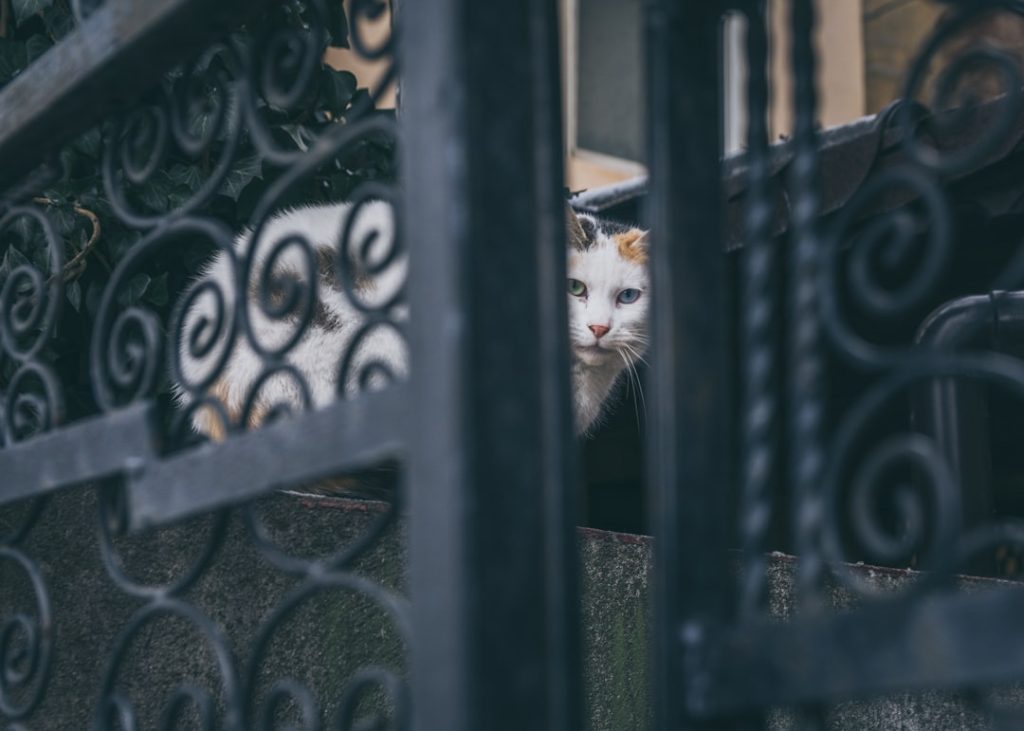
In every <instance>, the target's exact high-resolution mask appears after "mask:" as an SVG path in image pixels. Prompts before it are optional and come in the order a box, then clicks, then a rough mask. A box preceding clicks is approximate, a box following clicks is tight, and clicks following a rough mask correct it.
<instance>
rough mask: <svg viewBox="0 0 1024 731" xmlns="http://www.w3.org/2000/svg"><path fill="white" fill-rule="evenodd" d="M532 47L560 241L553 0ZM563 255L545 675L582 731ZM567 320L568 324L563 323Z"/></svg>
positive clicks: (543, 188) (553, 370)
mask: <svg viewBox="0 0 1024 731" xmlns="http://www.w3.org/2000/svg"><path fill="white" fill-rule="evenodd" d="M530 4H531V8H532V9H531V22H532V27H531V38H532V41H533V51H532V53H531V54H530V58H531V59H532V61H533V68H532V71H533V86H534V93H535V99H536V114H537V119H536V137H535V140H534V155H535V158H536V159H535V165H536V168H537V171H538V173H539V174H538V175H537V178H536V179H537V204H538V213H539V214H540V215H539V216H538V220H537V225H538V226H539V230H540V236H539V238H538V240H539V241H540V242H550V243H553V244H555V248H556V251H561V250H562V249H563V248H564V247H565V245H566V244H565V235H566V232H565V203H564V201H563V194H562V191H563V187H562V186H563V181H564V179H565V174H564V170H563V154H564V150H565V140H564V138H563V126H562V88H561V78H562V75H561V74H559V73H556V70H557V69H559V68H560V67H561V63H562V61H561V59H562V54H561V50H560V49H561V45H560V33H559V3H558V2H557V0H555V1H553V0H530ZM565 270H566V257H565V256H557V255H552V254H551V251H550V250H547V249H544V248H543V246H542V247H541V248H540V249H539V250H538V251H537V276H538V287H539V290H538V296H539V304H540V308H541V313H542V317H543V318H544V319H545V320H546V321H547V322H548V323H549V324H548V326H542V327H541V328H540V329H539V331H538V332H539V334H540V338H541V341H540V348H541V357H542V358H543V362H544V363H545V364H547V365H546V369H547V370H546V371H545V373H546V377H543V378H541V391H542V393H541V398H542V404H543V409H544V414H543V429H544V432H543V434H542V439H541V442H542V445H543V446H544V447H546V449H545V452H544V456H545V460H546V462H545V464H544V472H545V474H546V475H547V476H548V478H547V479H548V484H547V486H546V488H545V491H544V495H545V544H546V546H547V552H548V558H547V559H546V563H547V579H548V587H547V589H548V612H549V616H548V640H547V642H548V662H549V663H550V669H549V673H548V678H549V681H550V683H551V686H550V689H549V690H550V693H551V715H550V719H551V726H550V727H551V728H552V729H554V730H556V731H557V729H582V728H583V726H584V721H583V666H582V636H581V626H580V620H581V606H580V594H579V590H580V587H579V567H578V560H579V543H578V537H577V532H576V526H577V525H578V509H579V505H580V499H581V496H580V492H579V473H578V469H577V453H578V450H576V449H569V448H567V446H568V445H575V436H574V426H573V411H572V409H571V400H570V398H569V396H568V395H567V394H569V391H570V387H569V383H568V377H569V376H568V374H569V346H568V337H569V336H568V326H567V323H568V317H569V315H568V307H567V304H566V302H567V300H566V294H565V282H566V271H565ZM562 323H565V324H566V325H565V326H562Z"/></svg>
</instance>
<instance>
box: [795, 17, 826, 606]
mask: <svg viewBox="0 0 1024 731" xmlns="http://www.w3.org/2000/svg"><path fill="white" fill-rule="evenodd" d="M792 32H793V48H792V62H793V75H794V80H795V83H794V103H795V128H794V133H793V144H794V148H795V149H794V154H793V164H792V177H791V179H790V190H791V195H790V200H791V207H792V236H793V238H792V242H791V248H790V265H789V266H790V282H791V284H790V287H791V289H790V293H789V294H790V302H789V317H790V333H791V334H790V342H789V357H790V378H789V420H790V424H789V443H790V449H791V454H790V462H791V468H792V475H791V478H790V479H791V480H792V485H793V487H792V489H793V509H794V511H795V513H794V516H793V517H794V526H795V529H796V536H795V541H794V545H795V547H796V553H797V555H798V556H799V557H800V569H799V574H798V584H799V587H798V588H799V590H800V593H801V594H802V595H803V598H804V599H805V601H807V602H813V596H814V594H815V592H816V587H817V583H818V580H819V578H820V576H821V572H822V562H821V557H820V552H819V545H818V543H819V541H818V532H819V528H820V523H821V497H820V494H819V492H820V491H819V487H820V486H819V482H820V477H821V471H822V461H823V452H822V447H821V429H822V360H821V353H820V349H821V345H820V330H821V322H820V320H821V317H820V313H819V308H818V293H817V282H818V275H817V271H818V260H819V252H820V249H821V242H820V238H819V235H818V212H819V210H820V207H821V201H820V194H819V190H820V188H819V185H818V183H819V181H818V177H819V176H818V149H817V143H818V140H817V132H816V130H815V119H816V110H817V93H816V90H815V57H814V0H793V14H792Z"/></svg>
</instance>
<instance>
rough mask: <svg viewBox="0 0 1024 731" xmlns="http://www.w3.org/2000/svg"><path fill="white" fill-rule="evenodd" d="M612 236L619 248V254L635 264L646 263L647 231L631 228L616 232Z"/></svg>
mask: <svg viewBox="0 0 1024 731" xmlns="http://www.w3.org/2000/svg"><path fill="white" fill-rule="evenodd" d="M614 238H615V243H616V244H617V245H618V248H619V256H621V257H622V258H623V259H625V260H626V261H631V262H634V263H637V264H645V263H647V242H648V232H647V231H641V230H640V229H638V228H631V229H630V230H629V231H626V232H625V233H621V234H616V235H615V237H614Z"/></svg>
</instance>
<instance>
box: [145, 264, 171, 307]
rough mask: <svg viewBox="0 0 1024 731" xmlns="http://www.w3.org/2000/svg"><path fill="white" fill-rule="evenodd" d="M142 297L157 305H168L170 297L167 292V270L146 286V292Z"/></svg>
mask: <svg viewBox="0 0 1024 731" xmlns="http://www.w3.org/2000/svg"><path fill="white" fill-rule="evenodd" d="M142 299H143V300H145V301H146V302H147V303H149V304H151V305H153V306H155V307H164V306H166V305H167V303H168V302H169V301H170V297H169V296H168V294H167V272H164V273H163V274H161V275H160V276H159V277H157V278H156V279H154V280H153V281H151V282H150V283H149V287H147V288H146V294H145V296H144V297H143V298H142Z"/></svg>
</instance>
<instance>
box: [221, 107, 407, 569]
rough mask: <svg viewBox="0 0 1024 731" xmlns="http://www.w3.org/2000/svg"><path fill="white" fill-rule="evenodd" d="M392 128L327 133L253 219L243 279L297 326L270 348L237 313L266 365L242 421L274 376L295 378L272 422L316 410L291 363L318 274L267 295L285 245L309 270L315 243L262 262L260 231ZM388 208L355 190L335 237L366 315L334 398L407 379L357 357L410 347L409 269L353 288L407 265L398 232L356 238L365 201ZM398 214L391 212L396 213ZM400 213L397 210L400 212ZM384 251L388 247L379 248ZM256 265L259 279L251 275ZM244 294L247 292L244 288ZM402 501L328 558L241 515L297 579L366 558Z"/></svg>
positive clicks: (370, 189) (260, 300) (276, 247)
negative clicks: (382, 343) (293, 546)
mask: <svg viewBox="0 0 1024 731" xmlns="http://www.w3.org/2000/svg"><path fill="white" fill-rule="evenodd" d="M394 134H395V128H394V123H393V122H391V121H387V120H384V119H380V118H369V119H366V120H362V121H360V122H356V123H354V124H352V125H346V126H344V127H340V128H338V129H337V130H332V131H331V133H329V134H327V135H324V136H323V137H322V138H321V139H320V140H318V141H317V143H316V144H315V145H314V147H313V148H312V149H311V150H310V151H309V153H308V155H307V156H306V157H304V158H303V159H302V160H301V161H300V162H298V163H296V164H294V165H293V166H292V167H291V168H290V169H289V170H288V171H287V172H286V173H285V174H284V175H283V176H282V177H281V178H280V179H279V180H278V181H277V182H276V183H275V184H274V185H273V186H272V187H271V188H270V190H268V192H267V195H266V196H265V199H264V201H263V202H262V203H261V204H260V205H259V206H258V207H257V211H256V213H255V214H254V217H255V218H256V220H257V223H256V224H255V225H254V227H253V233H252V241H253V242H255V243H254V245H253V250H251V251H250V255H249V256H248V257H246V260H245V262H244V263H243V264H242V274H241V281H243V282H253V281H255V282H257V283H258V289H257V291H258V297H257V302H256V303H255V306H258V307H259V308H260V311H261V312H262V314H263V316H264V317H266V318H268V319H276V318H280V317H282V316H285V315H288V314H290V313H294V312H295V311H296V310H298V312H299V314H298V321H297V322H296V323H294V324H293V325H292V331H291V334H290V335H289V336H288V337H287V338H286V340H285V341H284V343H277V344H275V345H274V346H273V347H268V346H267V344H265V343H262V342H261V341H260V340H259V336H258V335H257V334H256V332H255V331H254V329H253V325H252V321H251V316H252V315H251V310H252V309H253V307H254V304H253V303H251V302H250V303H247V305H246V306H245V307H242V308H240V309H239V315H240V317H241V320H242V326H241V328H240V330H241V331H242V332H243V333H244V334H245V335H244V336H245V340H246V343H247V344H248V345H249V346H250V347H251V348H252V349H253V350H254V351H256V352H257V353H259V354H260V355H261V357H262V358H263V360H264V367H263V372H262V373H261V375H260V376H259V378H258V379H257V380H256V382H255V383H254V385H253V386H252V387H251V388H250V390H249V393H248V396H247V399H246V404H245V407H244V410H243V419H242V423H243V424H244V423H246V419H247V418H248V415H249V414H250V413H251V412H252V410H253V408H254V404H255V402H256V399H257V398H258V397H259V396H260V394H261V391H262V389H263V386H264V384H265V383H267V382H268V381H269V380H270V379H271V378H279V377H284V378H288V379H290V381H291V382H292V383H293V384H294V391H295V394H296V400H297V402H295V400H293V401H289V402H285V403H277V404H275V403H270V404H268V408H269V414H268V418H273V417H274V415H275V414H276V413H278V412H280V411H292V410H294V409H296V408H299V409H302V410H304V409H308V408H311V406H312V401H313V399H312V396H311V395H310V392H309V387H308V384H306V383H305V380H304V378H303V376H302V374H301V373H300V372H299V371H298V370H297V369H296V368H295V367H294V366H292V365H290V364H288V363H287V362H286V358H287V355H288V352H289V351H290V350H291V349H292V348H294V347H295V345H296V343H298V342H299V341H300V340H301V339H302V337H303V336H304V335H305V334H306V332H307V329H308V328H309V326H310V321H311V319H312V304H313V301H312V298H313V297H315V288H314V287H312V286H311V283H312V282H315V281H316V277H315V276H314V272H313V271H312V270H307V272H306V273H305V276H304V277H300V279H299V281H298V282H292V283H291V284H290V287H282V288H281V289H279V290H278V291H279V292H283V296H281V297H280V298H279V299H280V300H281V302H279V303H278V304H276V305H275V303H274V302H272V301H271V300H272V298H271V297H270V288H271V286H272V282H273V277H272V274H271V272H272V269H273V261H274V259H275V254H278V253H280V252H282V251H283V250H284V249H285V248H286V247H299V250H300V251H302V252H303V254H302V261H304V262H306V264H307V266H312V264H313V262H314V261H315V256H314V253H313V251H312V245H311V243H310V242H309V241H307V240H305V239H304V238H302V237H292V236H287V237H286V238H284V239H282V240H279V241H268V243H267V244H264V246H265V247H266V248H268V249H269V252H270V253H269V254H267V255H266V256H264V257H258V256H257V255H258V253H259V252H258V250H257V248H256V247H258V246H259V245H260V244H261V243H262V239H263V238H264V237H263V236H262V233H263V231H264V228H265V225H266V222H267V220H268V218H269V216H270V212H271V211H273V210H274V209H275V202H276V201H277V200H279V199H281V198H282V197H283V196H284V195H286V194H287V192H288V191H289V190H290V189H292V188H293V187H294V186H295V185H297V184H298V183H300V182H301V181H302V180H304V179H305V178H306V177H308V176H309V175H311V174H313V173H314V172H315V171H316V170H317V169H318V168H320V167H321V166H322V165H323V164H324V163H325V162H327V161H329V160H332V159H335V158H336V157H337V156H338V155H339V154H341V153H342V152H343V151H344V150H345V149H346V148H348V147H350V146H351V145H352V144H353V143H355V142H358V141H360V140H362V139H365V138H367V137H368V136H373V135H378V136H379V135H384V136H389V137H391V136H394ZM371 201H373V202H380V203H387V204H388V205H389V206H393V201H394V194H393V192H392V190H391V188H390V187H388V186H382V185H377V184H368V185H364V186H362V187H360V188H359V189H357V190H356V193H355V195H354V196H353V198H352V199H351V200H350V201H349V203H350V205H351V210H350V212H349V214H348V215H347V217H346V219H345V223H344V224H343V225H342V228H341V230H340V231H337V232H335V235H337V236H338V237H339V241H338V244H337V247H336V252H337V254H336V260H335V262H334V269H335V271H336V272H337V273H338V279H339V282H340V284H341V286H342V289H343V292H344V295H345V297H346V298H347V300H348V301H349V303H350V304H351V305H352V306H354V307H355V308H356V309H357V310H358V311H359V312H360V313H361V315H362V316H363V317H364V320H363V322H362V323H361V324H360V325H359V327H358V329H357V330H356V332H355V333H354V334H353V335H352V336H351V338H350V340H349V342H348V344H347V346H346V347H345V349H344V352H343V354H342V359H341V362H340V363H338V364H336V368H337V372H338V378H337V395H338V396H339V397H349V398H352V397H355V396H357V395H358V394H359V393H362V392H365V391H367V390H373V389H376V388H381V387H383V386H384V385H386V384H387V383H390V382H392V381H394V380H397V379H398V378H399V377H400V376H403V375H404V374H395V373H392V372H391V369H390V368H389V367H388V366H386V365H385V364H383V363H381V362H380V361H379V360H377V359H374V358H373V357H372V355H371V356H370V357H363V358H360V352H361V350H363V346H364V344H366V343H367V342H368V341H369V339H370V338H372V337H373V336H374V334H375V333H379V332H382V331H386V332H389V333H395V334H396V337H399V338H400V339H401V342H402V343H404V342H405V335H404V332H403V327H404V323H403V322H402V321H401V319H400V317H401V307H402V305H403V303H404V299H405V278H404V269H402V270H401V271H398V272H397V273H398V274H399V275H400V276H398V277H397V278H393V279H392V281H391V288H390V289H382V290H378V291H377V292H376V294H375V295H374V296H372V297H370V296H368V295H366V294H365V293H362V292H360V290H359V287H358V286H357V283H356V277H355V274H354V271H353V269H354V268H359V270H360V272H361V273H362V274H363V275H365V276H367V277H370V278H375V277H376V278H379V277H382V276H384V275H385V274H387V273H394V272H395V271H396V270H395V267H402V266H404V255H403V250H402V248H401V236H400V235H398V232H397V230H396V231H395V232H394V235H393V236H392V237H391V239H390V240H389V241H381V240H380V238H379V236H377V235H376V234H377V233H379V232H373V231H369V232H367V233H366V236H365V237H364V238H363V239H360V240H356V239H355V238H354V237H353V232H354V231H355V228H356V225H357V222H358V220H359V211H360V209H361V207H362V206H364V205H365V204H367V203H368V202H371ZM392 210H393V208H392ZM396 213H397V212H396ZM381 247H383V249H382V248H381ZM256 267H258V269H259V272H258V274H257V273H256V272H254V271H253V269H254V268H256ZM242 291H246V290H245V289H243V290H242ZM398 497H399V496H397V495H396V496H394V499H393V500H391V501H390V503H389V506H388V508H387V509H386V510H385V511H384V512H383V513H381V514H380V515H379V516H378V517H377V518H376V519H375V520H374V521H373V522H372V523H371V525H370V526H369V527H368V528H367V530H366V531H365V532H364V533H363V534H362V535H361V536H359V537H358V538H356V539H355V540H354V541H353V542H351V543H350V544H348V545H346V546H342V547H340V548H339V549H338V550H337V551H336V552H334V553H333V554H331V555H329V556H325V557H320V558H317V559H309V558H302V557H298V556H292V555H289V554H288V553H286V552H284V551H282V550H281V549H279V548H278V547H277V546H275V545H274V543H273V541H272V539H271V538H270V537H269V535H268V533H267V531H266V529H265V528H264V527H263V524H262V522H261V520H260V519H259V517H258V515H257V512H256V509H255V508H254V507H247V508H245V509H244V511H245V515H246V523H247V525H248V527H249V532H250V536H251V538H252V540H253V541H254V543H255V544H256V546H257V547H258V549H259V550H260V552H261V553H262V554H263V555H264V556H265V557H266V558H267V560H268V561H270V562H271V563H272V564H273V565H275V566H276V567H278V568H279V569H280V570H282V571H287V572H290V573H294V574H297V575H305V574H309V573H310V572H312V573H319V572H321V571H325V570H330V571H337V570H340V569H342V568H347V567H348V566H350V565H351V563H352V561H354V560H355V559H356V558H357V557H358V556H360V555H362V554H363V553H364V552H365V551H366V550H367V549H368V548H369V547H370V546H372V545H373V544H374V543H375V542H376V540H377V539H378V538H379V537H380V536H381V535H382V534H383V532H384V531H385V530H386V529H387V528H388V526H389V525H391V523H392V522H393V521H394V519H395V517H396V516H397V512H398V502H399V501H398Z"/></svg>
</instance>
